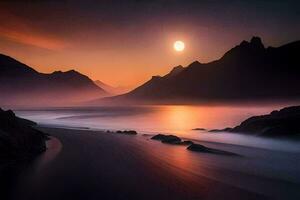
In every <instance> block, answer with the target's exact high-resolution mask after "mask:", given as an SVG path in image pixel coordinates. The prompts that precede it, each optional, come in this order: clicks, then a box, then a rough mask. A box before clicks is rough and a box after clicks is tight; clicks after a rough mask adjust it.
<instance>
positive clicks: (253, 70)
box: [105, 37, 300, 103]
mask: <svg viewBox="0 0 300 200" xmlns="http://www.w3.org/2000/svg"><path fill="white" fill-rule="evenodd" d="M299 52H300V41H296V42H292V43H289V44H286V45H283V46H280V47H276V48H275V47H267V48H266V47H265V46H264V45H263V43H262V41H261V39H260V38H259V37H253V38H252V39H251V40H250V41H249V42H248V41H242V42H241V43H240V44H239V45H237V46H235V47H234V48H232V49H230V50H229V51H228V52H226V53H225V54H224V55H223V56H222V57H221V58H220V59H219V60H216V61H213V62H209V63H200V62H198V61H195V62H193V63H191V64H190V65H188V66H187V67H182V66H177V67H175V68H173V69H172V71H171V72H170V73H169V74H167V75H165V76H162V77H161V76H153V77H152V78H151V80H149V81H147V82H146V83H144V84H143V85H141V86H139V87H137V88H136V89H134V90H132V91H131V92H129V93H126V94H124V95H119V96H115V97H108V98H105V101H120V100H121V101H123V102H124V101H125V100H128V101H137V102H138V101H143V102H150V103H153V102H155V103H164V102H166V103H178V102H179V103H182V102H198V101H231V100H260V99H272V100H274V99H298V98H299V97H300V78H299V77H300V59H299Z"/></svg>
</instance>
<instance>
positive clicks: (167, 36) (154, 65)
mask: <svg viewBox="0 0 300 200" xmlns="http://www.w3.org/2000/svg"><path fill="white" fill-rule="evenodd" d="M299 24H300V3H299V1H298V2H297V1H291V0H285V1H281V0H273V1H271V0H264V1H263V0H251V1H250V0H249V1H247V0H244V1H241V0H239V1H238V0H236V1H234V0H233V1H229V0H228V1H226V0H224V1H220V0H219V1H213V0H210V1H201V0H198V1H196V0H173V1H171V0H161V1H158V0H149V1H146V0H130V1H129V0H128V1H126V0H123V1H121V0H117V1H115V0H102V1H99V0H98V1H96V0H84V1H76V0H69V1H67V0H57V1H55V0H51V1H46V0H44V1H43V0H30V1H29V0H2V1H1V2H0V53H3V54H6V55H9V56H11V57H14V58H16V59H18V60H20V61H22V62H24V63H25V64H27V65H29V66H31V67H33V68H35V69H36V70H38V71H40V72H44V73H51V72H53V71H56V70H62V71H66V70H70V69H75V70H77V71H79V72H81V73H83V74H85V75H88V76H89V77H90V78H91V79H93V80H101V81H103V82H105V83H107V84H110V85H113V86H122V87H128V88H134V87H136V86H138V85H139V84H142V83H143V82H145V81H147V80H149V79H150V78H151V76H153V75H164V74H166V73H168V72H169V71H170V70H171V69H172V68H173V67H175V66H177V65H183V66H186V65H188V64H190V63H191V62H193V61H195V60H198V61H199V62H203V63H206V62H210V61H213V60H216V59H219V58H220V57H221V56H222V55H223V54H224V53H225V52H226V51H227V50H229V49H230V48H232V47H234V46H235V45H237V44H239V43H240V42H241V41H242V40H250V39H251V37H252V36H260V37H261V38H262V40H263V42H264V44H265V45H266V46H280V45H282V44H285V43H288V42H292V41H295V40H299V39H300V26H299ZM176 40H182V41H184V43H185V46H186V48H185V50H184V51H182V52H176V51H174V49H173V43H174V42H175V41H176Z"/></svg>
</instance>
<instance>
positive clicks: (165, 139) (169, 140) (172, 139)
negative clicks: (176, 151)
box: [151, 134, 181, 144]
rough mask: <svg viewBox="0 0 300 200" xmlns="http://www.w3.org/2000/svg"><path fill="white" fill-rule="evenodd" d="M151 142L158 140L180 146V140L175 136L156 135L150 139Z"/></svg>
mask: <svg viewBox="0 0 300 200" xmlns="http://www.w3.org/2000/svg"><path fill="white" fill-rule="evenodd" d="M151 139H152V140H160V141H161V142H162V143H168V144H181V139H180V138H179V137H177V136H175V135H163V134H158V135H155V136H153V137H152V138H151Z"/></svg>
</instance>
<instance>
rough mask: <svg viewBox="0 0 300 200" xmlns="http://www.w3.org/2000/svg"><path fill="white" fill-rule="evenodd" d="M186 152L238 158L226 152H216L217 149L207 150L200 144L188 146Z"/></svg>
mask: <svg viewBox="0 0 300 200" xmlns="http://www.w3.org/2000/svg"><path fill="white" fill-rule="evenodd" d="M187 150H190V151H196V152H202V153H212V154H220V155H227V156H238V154H235V153H231V152H228V151H222V150H218V149H212V148H208V147H206V146H203V145H201V144H191V145H190V146H188V147H187Z"/></svg>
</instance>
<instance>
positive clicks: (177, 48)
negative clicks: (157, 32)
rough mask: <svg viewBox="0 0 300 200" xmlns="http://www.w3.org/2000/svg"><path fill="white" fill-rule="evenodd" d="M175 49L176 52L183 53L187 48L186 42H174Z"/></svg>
mask: <svg viewBox="0 0 300 200" xmlns="http://www.w3.org/2000/svg"><path fill="white" fill-rule="evenodd" d="M173 47H174V49H175V51H183V50H184V48H185V45H184V42H182V41H180V40H178V41H176V42H174V45H173Z"/></svg>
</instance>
